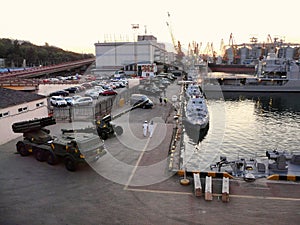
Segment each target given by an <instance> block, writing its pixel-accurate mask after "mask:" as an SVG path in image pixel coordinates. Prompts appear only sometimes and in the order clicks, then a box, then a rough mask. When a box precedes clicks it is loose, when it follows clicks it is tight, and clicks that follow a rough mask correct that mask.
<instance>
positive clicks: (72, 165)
mask: <svg viewBox="0 0 300 225" xmlns="http://www.w3.org/2000/svg"><path fill="white" fill-rule="evenodd" d="M65 166H66V169H67V170H69V171H72V172H73V171H75V170H76V169H77V164H76V162H75V160H74V159H72V158H71V157H68V156H67V157H66V158H65Z"/></svg>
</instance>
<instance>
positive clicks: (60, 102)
mask: <svg viewBox="0 0 300 225" xmlns="http://www.w3.org/2000/svg"><path fill="white" fill-rule="evenodd" d="M50 104H51V105H53V106H56V107H64V106H67V105H68V103H67V102H66V100H65V99H64V98H63V97H61V96H52V97H51V98H50Z"/></svg>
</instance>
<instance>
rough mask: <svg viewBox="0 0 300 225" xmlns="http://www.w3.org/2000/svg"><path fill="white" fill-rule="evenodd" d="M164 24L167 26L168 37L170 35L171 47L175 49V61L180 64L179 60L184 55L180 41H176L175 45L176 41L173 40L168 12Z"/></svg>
mask: <svg viewBox="0 0 300 225" xmlns="http://www.w3.org/2000/svg"><path fill="white" fill-rule="evenodd" d="M166 23H167V26H168V28H169V32H170V35H171V39H172V43H173V47H174V49H175V51H176V53H177V55H176V61H177V62H178V63H182V62H181V60H182V58H183V56H184V53H183V52H182V49H181V43H180V41H177V43H176V39H175V36H174V33H173V29H172V25H171V15H170V13H169V12H168V21H167V22H166Z"/></svg>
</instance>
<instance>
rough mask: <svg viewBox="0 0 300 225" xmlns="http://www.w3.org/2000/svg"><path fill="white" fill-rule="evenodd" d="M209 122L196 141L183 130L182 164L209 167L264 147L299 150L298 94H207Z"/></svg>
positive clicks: (260, 152) (189, 167)
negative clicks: (222, 158) (207, 128)
mask: <svg viewBox="0 0 300 225" xmlns="http://www.w3.org/2000/svg"><path fill="white" fill-rule="evenodd" d="M207 104H208V109H209V113H210V124H209V130H208V132H207V134H205V133H204V137H203V136H202V137H201V135H200V138H199V139H198V140H197V138H195V136H192V135H190V134H191V133H193V132H188V131H187V130H185V132H184V142H185V144H184V146H183V147H182V151H181V154H182V159H183V164H182V167H184V168H186V169H187V170H188V171H192V170H200V171H204V170H206V171H208V170H210V168H209V166H210V164H213V163H216V162H217V161H218V160H219V158H220V156H226V157H227V160H229V161H230V160H235V159H237V158H245V159H250V158H254V157H255V156H265V152H266V151H267V150H275V149H277V150H286V151H289V152H296V151H297V152H300V147H299V143H300V94H297V93H289V94H280V93H257V94H245V93H231V94H226V95H223V94H222V95H220V96H217V97H216V96H215V97H211V96H208V97H207Z"/></svg>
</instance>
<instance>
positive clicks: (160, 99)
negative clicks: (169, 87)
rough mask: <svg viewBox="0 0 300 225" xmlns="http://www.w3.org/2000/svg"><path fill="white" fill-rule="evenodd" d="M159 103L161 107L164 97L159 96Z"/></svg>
mask: <svg viewBox="0 0 300 225" xmlns="http://www.w3.org/2000/svg"><path fill="white" fill-rule="evenodd" d="M159 103H160V105H162V97H161V96H159Z"/></svg>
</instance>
